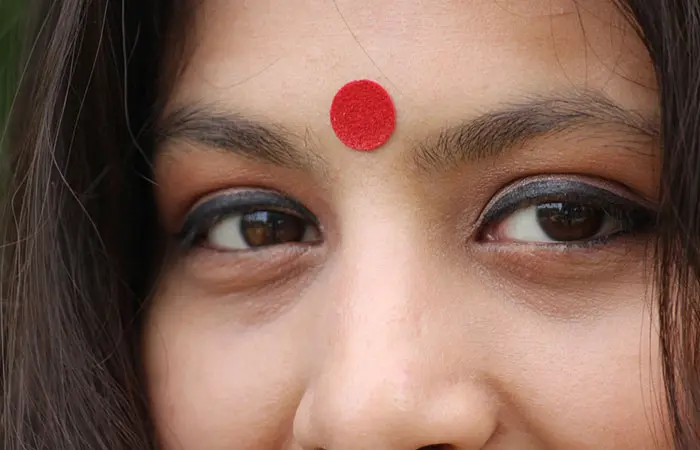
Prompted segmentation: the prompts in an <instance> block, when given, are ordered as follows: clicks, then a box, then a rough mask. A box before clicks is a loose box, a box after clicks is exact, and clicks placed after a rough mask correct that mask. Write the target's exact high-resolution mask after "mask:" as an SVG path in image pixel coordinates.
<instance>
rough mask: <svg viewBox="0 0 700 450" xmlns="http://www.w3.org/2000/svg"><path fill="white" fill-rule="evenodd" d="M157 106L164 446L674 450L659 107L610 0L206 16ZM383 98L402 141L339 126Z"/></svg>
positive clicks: (637, 47) (221, 2) (391, 4)
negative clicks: (657, 246)
mask: <svg viewBox="0 0 700 450" xmlns="http://www.w3.org/2000/svg"><path fill="white" fill-rule="evenodd" d="M195 19H196V20H195V22H194V24H193V26H192V28H191V29H188V30H183V31H184V32H185V34H186V39H187V41H188V44H189V45H192V50H193V53H192V55H191V58H189V59H188V61H187V66H186V70H185V72H184V74H183V75H182V77H180V78H179V79H178V82H177V85H176V86H175V89H174V91H173V92H172V93H171V97H170V98H169V107H168V109H167V111H166V116H165V117H163V121H162V127H163V133H165V135H166V136H167V138H166V139H165V140H164V141H163V143H162V145H160V146H159V148H158V149H157V150H156V153H157V156H156V161H155V181H156V184H157V186H158V187H157V192H156V195H157V203H158V208H159V217H160V219H161V224H162V226H163V232H164V235H167V239H168V243H169V245H168V248H169V252H168V258H167V264H166V266H165V268H164V270H163V273H162V275H161V278H160V281H159V283H158V284H157V286H156V291H155V295H154V297H153V299H152V304H151V306H150V312H149V315H148V320H147V322H146V325H145V332H144V350H145V351H144V363H145V367H146V374H147V380H148V384H149V394H150V397H151V402H152V413H153V416H154V419H155V422H156V426H157V430H158V434H159V438H160V440H161V442H162V448H164V449H185V450H190V449H207V450H216V449H222V450H223V449H263V450H264V449H285V450H287V449H290V450H291V449H308V450H315V449H327V450H355V449H357V450H359V449H364V450H366V449H387V450H414V449H418V448H422V447H430V448H440V449H443V448H444V449H455V450H466V449H482V448H485V449H518V450H524V449H563V450H576V449H598V450H600V449H615V450H619V449H633V450H640V449H652V448H657V446H658V447H660V448H664V446H666V445H667V444H666V442H665V440H664V431H665V427H664V425H663V424H664V418H663V414H662V413H660V412H659V411H661V410H662V409H663V396H662V389H661V386H662V382H661V377H660V366H659V358H658V344H657V334H656V331H655V318H654V314H653V309H654V307H653V303H652V296H651V294H652V292H651V291H652V290H651V289H650V288H651V287H652V286H651V284H650V269H651V267H650V262H651V260H650V258H649V252H648V251H647V245H648V243H649V234H650V233H651V232H652V231H653V230H650V225H651V224H652V222H653V220H652V217H653V214H652V212H651V210H650V202H653V199H654V197H655V195H656V188H657V187H656V183H655V181H654V180H655V179H656V178H657V174H656V172H655V170H656V167H657V163H656V161H657V156H658V155H656V152H657V148H656V147H657V144H656V142H657V141H656V136H655V133H656V131H655V126H654V124H655V117H656V115H657V104H658V98H657V96H656V93H655V92H654V91H653V89H652V88H651V86H653V84H654V82H653V73H652V69H651V65H650V62H649V60H648V56H647V54H646V52H645V49H644V47H643V45H642V44H641V42H640V41H639V39H638V38H637V36H636V35H635V33H634V31H633V30H632V27H631V26H630V25H629V24H628V22H627V21H626V20H625V18H623V16H622V15H621V14H620V13H619V11H618V10H617V9H616V8H615V7H614V6H613V5H612V4H611V3H609V2H608V1H603V0H577V1H573V0H532V1H519V0H498V1H496V0H483V1H456V0H454V1H447V0H446V1H439V2H438V1H421V2H419V1H409V0H405V1H404V0H396V1H388V2H387V1H385V2H379V1H375V0H337V1H329V0H305V1H290V0H275V1H266V2H259V1H242V0H235V1H231V0H205V1H203V2H201V6H199V7H198V10H197V14H196V18H195ZM358 79H371V80H375V81H377V82H379V83H380V84H382V85H383V86H384V87H385V88H386V89H387V91H388V92H389V93H390V94H391V96H392V98H393V100H394V103H395V107H396V114H397V121H396V129H395V132H394V134H393V135H392V137H391V139H390V140H389V141H388V142H387V143H386V144H385V145H384V146H382V147H381V148H379V149H378V150H376V151H373V152H358V151H355V150H351V149H349V148H348V147H346V146H345V145H343V143H342V142H341V141H340V140H339V138H338V137H337V136H336V135H335V133H334V132H333V129H332V127H331V124H330V116H329V109H330V105H331V102H332V100H333V98H334V96H335V94H336V93H337V92H338V90H339V89H340V88H341V87H342V86H343V85H344V84H346V83H348V82H350V81H352V80H358Z"/></svg>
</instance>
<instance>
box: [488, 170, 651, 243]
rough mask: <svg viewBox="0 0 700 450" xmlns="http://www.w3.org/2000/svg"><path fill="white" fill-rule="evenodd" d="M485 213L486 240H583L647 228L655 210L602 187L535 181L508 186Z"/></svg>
mask: <svg viewBox="0 0 700 450" xmlns="http://www.w3.org/2000/svg"><path fill="white" fill-rule="evenodd" d="M486 217H487V219H486V220H485V221H484V223H485V225H484V226H483V227H482V230H483V231H482V232H481V240H482V241H486V242H516V243H537V244H585V243H596V242H602V241H605V240H607V239H610V238H612V237H615V236H619V235H621V234H626V233H638V232H644V231H647V230H648V229H649V228H650V226H651V224H652V223H653V217H654V214H653V212H652V211H651V210H650V208H649V207H647V206H645V205H642V204H641V202H637V201H635V200H632V199H631V198H629V197H627V196H623V194H616V193H613V192H612V191H611V190H608V189H606V188H603V187H600V186H595V185H592V184H588V183H585V182H582V181H579V180H537V181H533V182H530V183H525V184H521V185H519V186H516V187H514V188H511V189H508V191H507V193H506V194H504V195H503V196H501V197H500V198H498V199H497V200H496V201H495V202H493V206H491V207H490V208H489V211H488V212H487V213H486Z"/></svg>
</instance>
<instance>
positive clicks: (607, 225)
mask: <svg viewBox="0 0 700 450" xmlns="http://www.w3.org/2000/svg"><path fill="white" fill-rule="evenodd" d="M618 227H619V223H618V221H617V220H616V219H614V218H613V217H611V216H609V215H607V214H606V215H605V218H604V219H603V224H602V226H601V228H600V230H599V231H598V232H597V233H596V235H595V236H591V237H590V238H589V239H592V238H595V237H599V236H604V235H606V234H611V233H613V232H615V230H616V229H617V228H618ZM499 234H501V235H502V236H503V237H504V238H506V239H507V240H510V241H519V242H540V243H557V242H561V241H558V240H555V239H552V238H551V237H550V236H549V235H548V234H547V233H546V232H545V231H544V230H543V229H542V227H541V226H540V223H539V220H537V205H532V206H528V207H526V208H522V209H519V210H517V211H515V212H514V213H513V214H511V215H510V216H508V217H507V218H506V219H505V220H503V222H501V224H500V233H499Z"/></svg>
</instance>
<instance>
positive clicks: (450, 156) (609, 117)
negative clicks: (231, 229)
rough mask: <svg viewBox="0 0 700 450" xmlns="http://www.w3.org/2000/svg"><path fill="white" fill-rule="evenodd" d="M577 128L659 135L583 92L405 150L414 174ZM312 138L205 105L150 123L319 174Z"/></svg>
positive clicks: (467, 125)
mask: <svg viewBox="0 0 700 450" xmlns="http://www.w3.org/2000/svg"><path fill="white" fill-rule="evenodd" d="M581 128H586V129H598V130H606V129H608V130H610V131H614V132H616V133H624V135H625V136H627V137H628V138H629V139H632V140H637V141H638V140H639V139H644V140H649V139H656V138H658V136H659V129H658V125H657V121H656V120H653V119H650V118H648V117H645V116H644V115H642V114H640V113H638V112H634V111H631V110H628V109H625V108H623V107H622V106H620V105H618V104H617V103H615V102H613V101H612V100H610V99H609V98H607V97H605V96H604V95H603V94H601V93H597V92H584V93H571V94H568V95H560V96H547V97H531V98H528V99H526V100H524V101H522V102H519V103H509V104H506V105H501V106H500V107H498V108H496V109H494V110H492V111H488V112H485V113H483V114H481V115H479V116H477V117H475V118H472V119H469V120H467V121H465V122H463V123H461V124H458V125H456V126H450V127H445V128H444V129H442V130H441V131H439V132H438V133H434V134H432V135H430V136H428V137H427V138H426V139H423V140H420V141H418V142H417V143H416V144H415V145H414V146H413V148H412V149H411V150H412V151H411V152H410V153H409V154H410V159H411V162H412V165H413V166H414V168H415V169H416V170H417V171H420V172H433V171H446V170H450V169H451V168H454V167H456V166H459V165H461V164H464V163H466V162H476V161H480V160H485V159H495V158H497V157H499V156H500V155H502V154H503V153H504V152H506V151H508V150H510V149H512V148H514V147H517V146H519V145H523V144H525V143H526V142H528V141H531V140H534V139H537V138H542V137H547V136H551V135H558V134H561V133H568V132H573V131H576V130H579V129H581ZM310 138H311V133H310V131H309V130H307V131H306V133H305V134H304V136H301V137H300V136H298V135H295V134H294V133H292V132H290V131H288V130H287V129H285V128H284V127H283V126H281V125H279V124H271V123H268V122H264V121H255V120H252V119H250V118H246V117H244V116H243V115H241V114H238V113H233V112H230V111H227V110H225V109H223V108H217V107H215V106H211V105H184V106H182V107H180V108H178V109H176V110H174V111H173V112H171V113H169V114H168V115H167V116H165V118H164V119H163V120H161V121H160V122H159V123H158V126H157V127H156V141H157V142H156V143H157V144H160V143H162V142H164V141H170V140H172V141H186V142H191V143H194V144H199V145H202V146H205V147H210V148H215V149H219V150H224V151H230V152H233V153H236V154H238V155H240V156H243V157H245V158H249V159H252V160H254V161H258V162H262V163H268V164H272V165H276V166H281V167H286V168H292V169H299V170H304V171H309V172H313V171H325V169H326V168H327V166H328V163H327V162H326V161H325V160H324V158H323V157H322V156H321V155H320V154H319V153H317V152H316V151H315V149H314V145H311V144H310V142H309V141H310ZM294 142H302V143H303V145H302V146H301V147H300V146H298V145H295V144H294Z"/></svg>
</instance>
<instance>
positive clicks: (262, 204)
mask: <svg viewBox="0 0 700 450" xmlns="http://www.w3.org/2000/svg"><path fill="white" fill-rule="evenodd" d="M270 210H273V211H279V212H285V213H288V214H292V215H296V216H299V217H300V218H302V219H304V220H307V221H308V222H309V223H311V224H313V225H314V226H316V227H319V223H318V220H317V219H316V217H315V216H314V215H313V213H311V211H309V210H308V208H306V207H305V206H304V205H302V204H301V203H299V202H298V201H296V200H294V199H292V198H290V197H287V196H285V195H283V194H280V193H277V192H273V191H264V190H241V191H233V192H228V193H224V194H221V195H218V196H216V197H213V198H211V199H209V200H205V201H203V202H201V203H200V204H198V205H196V206H195V207H194V208H193V209H192V211H191V212H189V213H188V214H187V217H186V218H185V221H184V224H183V225H182V228H181V229H180V231H179V232H178V233H177V234H176V239H177V241H178V242H179V243H180V245H181V246H182V247H183V248H184V249H189V248H192V247H193V246H195V245H197V244H198V243H199V241H200V240H201V239H202V238H203V237H205V236H206V234H207V233H208V232H209V230H210V229H211V228H212V227H213V226H214V225H215V224H216V223H217V222H218V221H219V220H221V219H222V218H224V217H227V216H231V215H234V214H248V213H253V212H256V211H270Z"/></svg>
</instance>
